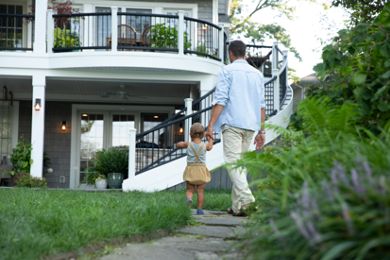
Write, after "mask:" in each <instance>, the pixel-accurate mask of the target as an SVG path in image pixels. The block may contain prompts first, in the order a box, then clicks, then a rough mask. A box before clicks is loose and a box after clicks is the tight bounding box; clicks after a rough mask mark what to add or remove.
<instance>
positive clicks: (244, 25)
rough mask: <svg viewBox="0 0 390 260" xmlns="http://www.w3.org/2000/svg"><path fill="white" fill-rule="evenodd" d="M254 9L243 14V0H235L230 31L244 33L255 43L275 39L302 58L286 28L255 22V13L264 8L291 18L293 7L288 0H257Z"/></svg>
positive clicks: (231, 6) (235, 33)
mask: <svg viewBox="0 0 390 260" xmlns="http://www.w3.org/2000/svg"><path fill="white" fill-rule="evenodd" d="M255 2H256V4H255V6H254V8H253V10H252V11H251V12H250V13H249V14H248V15H246V16H243V15H242V6H243V5H244V1H243V0H233V1H232V2H231V5H230V15H229V16H230V21H231V27H230V33H231V34H232V35H234V36H237V35H242V36H244V37H245V38H249V39H250V41H252V43H253V44H256V42H264V41H265V40H268V39H273V40H277V41H279V42H281V43H282V44H283V45H284V46H286V47H287V48H288V49H289V50H290V51H291V52H292V53H293V54H294V55H295V57H296V58H297V59H299V60H301V57H300V55H299V53H298V51H297V50H296V49H295V48H294V47H293V46H292V44H291V39H290V36H289V35H288V33H287V32H286V30H285V29H284V28H283V27H281V26H279V25H277V24H275V23H270V24H268V23H259V22H254V21H253V19H252V17H253V15H254V14H256V13H258V12H260V11H264V10H278V11H279V12H281V14H283V15H285V16H286V17H288V18H291V14H292V12H293V9H292V8H291V7H289V5H288V1H286V0H256V1H255Z"/></svg>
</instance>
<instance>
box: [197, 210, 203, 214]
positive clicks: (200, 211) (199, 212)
mask: <svg viewBox="0 0 390 260" xmlns="http://www.w3.org/2000/svg"><path fill="white" fill-rule="evenodd" d="M196 215H204V212H203V209H197V210H196Z"/></svg>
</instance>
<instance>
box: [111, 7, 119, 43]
mask: <svg viewBox="0 0 390 260" xmlns="http://www.w3.org/2000/svg"><path fill="white" fill-rule="evenodd" d="M117 13H118V7H116V6H113V7H111V50H112V51H117V50H118V14H117Z"/></svg>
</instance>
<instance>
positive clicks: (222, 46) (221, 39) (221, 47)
mask: <svg viewBox="0 0 390 260" xmlns="http://www.w3.org/2000/svg"><path fill="white" fill-rule="evenodd" d="M218 44H219V47H218V50H219V58H220V59H221V61H222V62H225V61H224V58H225V48H226V46H225V32H224V29H223V27H221V30H219V43H218Z"/></svg>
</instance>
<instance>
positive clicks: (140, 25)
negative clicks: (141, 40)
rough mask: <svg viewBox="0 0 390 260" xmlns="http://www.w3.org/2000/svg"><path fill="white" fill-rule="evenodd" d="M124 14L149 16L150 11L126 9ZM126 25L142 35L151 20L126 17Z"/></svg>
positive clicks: (146, 17)
mask: <svg viewBox="0 0 390 260" xmlns="http://www.w3.org/2000/svg"><path fill="white" fill-rule="evenodd" d="M126 12H127V13H136V14H151V13H152V9H134V8H127V9H126ZM126 24H129V25H130V26H132V27H133V28H134V29H135V30H136V31H137V32H139V33H142V32H143V31H144V30H145V29H147V28H148V27H150V24H151V18H150V16H126Z"/></svg>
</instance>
